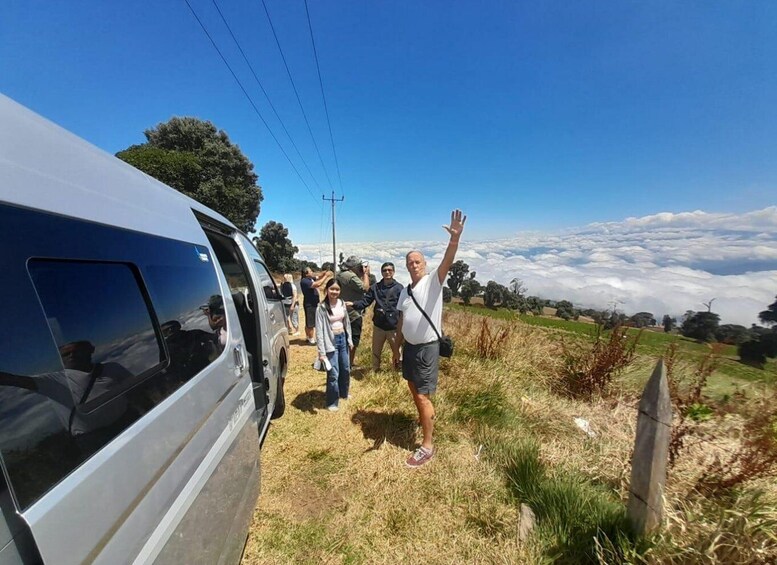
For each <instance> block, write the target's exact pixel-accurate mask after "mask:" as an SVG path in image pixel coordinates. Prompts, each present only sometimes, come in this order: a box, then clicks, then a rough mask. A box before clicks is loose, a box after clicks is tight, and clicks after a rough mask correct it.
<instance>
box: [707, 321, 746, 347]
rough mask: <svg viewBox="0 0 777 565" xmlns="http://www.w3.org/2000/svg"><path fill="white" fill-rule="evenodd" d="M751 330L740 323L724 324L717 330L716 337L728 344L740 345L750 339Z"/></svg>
mask: <svg viewBox="0 0 777 565" xmlns="http://www.w3.org/2000/svg"><path fill="white" fill-rule="evenodd" d="M750 335H751V334H750V330H748V329H747V328H746V327H745V326H740V325H738V324H723V325H722V326H718V329H717V330H716V331H715V339H717V340H718V341H719V342H720V343H726V344H728V345H739V344H740V343H743V342H745V341H747V340H749V339H750Z"/></svg>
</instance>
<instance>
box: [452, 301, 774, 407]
mask: <svg viewBox="0 0 777 565" xmlns="http://www.w3.org/2000/svg"><path fill="white" fill-rule="evenodd" d="M446 308H448V309H449V310H451V311H453V312H469V313H475V314H478V315H482V316H488V317H490V318H494V319H499V320H508V321H515V320H520V321H521V322H523V323H525V324H529V325H532V326H537V327H541V328H548V329H553V330H559V332H561V333H562V336H563V334H564V333H569V334H577V335H579V336H582V337H589V338H591V339H593V336H594V335H595V332H596V327H595V326H594V325H593V324H590V323H586V322H577V321H574V320H562V319H561V318H550V317H547V316H532V315H530V314H517V313H515V312H512V311H509V310H505V309H496V310H494V309H490V308H486V307H485V306H482V305H472V306H464V305H461V304H448V305H446ZM628 331H629V334H630V335H632V336H635V335H637V334H639V345H638V347H637V351H638V353H639V354H640V355H643V356H652V357H655V358H658V357H661V356H662V355H663V354H664V353H665V352H666V349H667V347H669V345H670V344H671V343H677V345H678V347H679V349H680V352H681V355H682V356H683V357H684V358H686V359H688V360H693V361H699V360H701V359H702V358H703V357H704V356H705V355H707V354H708V353H709V352H710V345H708V344H705V343H698V342H696V341H695V340H692V339H688V338H686V337H683V336H681V335H679V334H676V333H671V334H666V333H664V332H659V331H652V330H645V331H642V332H640V331H639V330H637V329H634V328H630V329H629V330H628ZM720 354H721V355H720V358H719V365H718V369H717V371H716V372H715V373H714V374H713V376H712V378H711V383H710V385H711V388H710V391H711V392H712V393H714V392H716V391H719V392H720V394H731V393H732V392H735V391H737V390H739V389H740V388H742V387H745V388H747V387H749V386H750V385H751V384H753V383H755V384H759V383H766V384H770V385H771V384H775V383H777V360H775V359H770V360H769V361H768V362H767V364H766V367H765V368H764V369H756V368H754V367H751V366H749V365H745V364H743V363H740V362H739V356H738V355H737V351H736V346H733V345H725V344H721V351H720Z"/></svg>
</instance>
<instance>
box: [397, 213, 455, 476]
mask: <svg viewBox="0 0 777 565" xmlns="http://www.w3.org/2000/svg"><path fill="white" fill-rule="evenodd" d="M466 220H467V217H466V216H463V215H462V213H461V210H454V211H453V212H451V223H450V225H447V226H443V228H444V229H445V231H447V232H448V233H449V234H450V240H449V241H448V247H447V248H446V249H445V255H443V258H442V261H441V262H440V266H439V267H437V269H436V270H434V271H433V272H432V273H430V274H427V273H426V260H425V259H424V256H423V254H422V253H421V252H420V251H411V252H410V253H408V254H407V256H406V257H405V265H406V266H407V270H408V272H409V273H410V284H409V285H408V286H406V287H405V288H404V289H403V290H402V293H401V294H400V295H399V302H398V303H397V309H398V310H399V323H398V324H397V339H396V341H395V346H394V362H395V363H397V362H398V361H399V359H400V354H399V347H400V345H402V342H403V341H404V346H403V347H402V376H403V377H404V379H405V380H406V381H407V385H408V387H409V388H410V393H411V394H412V395H413V402H415V405H416V409H417V410H418V419H419V420H420V422H421V429H422V430H423V434H424V437H423V442H422V443H421V446H420V447H419V448H418V449H417V450H416V451H415V452H414V453H413V454H412V455H411V456H410V457H409V458H408V459H407V461H406V462H405V463H406V464H407V466H408V467H411V468H418V467H420V466H421V465H424V464H425V463H428V462H429V461H431V459H432V457H433V456H434V445H433V443H432V431H433V427H434V406H433V405H432V401H431V399H430V396H431V395H432V394H434V392H435V390H437V371H438V366H439V362H440V343H439V341H438V338H437V332H440V333H442V283H443V282H444V281H445V278H446V277H447V276H448V270H449V269H450V268H451V265H452V264H453V259H454V258H455V257H456V250H457V249H458V247H459V238H460V237H461V233H462V232H463V231H464V222H465V221H466ZM411 294H412V296H411ZM413 299H415V300H413ZM416 303H417V304H416ZM421 308H423V311H424V312H426V316H424V315H423V314H422V313H421ZM427 316H428V317H429V319H431V321H432V322H433V323H434V326H435V327H434V328H432V326H431V325H430V324H429V321H428V320H427V319H426V318H427ZM435 329H436V330H437V332H435Z"/></svg>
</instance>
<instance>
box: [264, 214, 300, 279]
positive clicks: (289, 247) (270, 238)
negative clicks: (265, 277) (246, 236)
mask: <svg viewBox="0 0 777 565" xmlns="http://www.w3.org/2000/svg"><path fill="white" fill-rule="evenodd" d="M254 245H255V246H256V248H257V249H258V250H259V253H261V254H262V257H264V261H265V263H267V267H268V268H269V269H270V270H271V271H273V272H275V273H289V272H291V271H297V270H299V261H297V260H296V259H295V258H294V254H295V253H297V251H299V249H298V248H297V246H296V245H293V244H292V243H291V240H290V239H289V230H288V229H286V228H284V227H283V224H281V223H279V222H275V221H270V222H267V223H266V224H265V225H264V226H263V227H262V230H261V231H260V232H259V237H255V238H254Z"/></svg>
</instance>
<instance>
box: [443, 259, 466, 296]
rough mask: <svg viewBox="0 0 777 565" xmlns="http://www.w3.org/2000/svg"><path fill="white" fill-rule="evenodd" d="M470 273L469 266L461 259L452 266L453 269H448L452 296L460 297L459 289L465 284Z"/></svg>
mask: <svg viewBox="0 0 777 565" xmlns="http://www.w3.org/2000/svg"><path fill="white" fill-rule="evenodd" d="M468 272H469V265H467V264H466V263H465V262H464V261H462V260H461V259H459V260H458V261H455V262H454V263H453V265H451V268H450V269H448V288H450V289H451V294H453V296H458V295H459V288H460V287H461V284H462V283H463V282H464V279H465V278H466V276H467V273H468Z"/></svg>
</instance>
